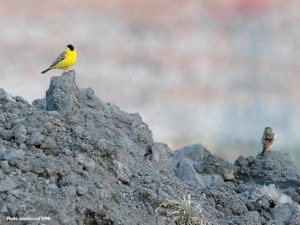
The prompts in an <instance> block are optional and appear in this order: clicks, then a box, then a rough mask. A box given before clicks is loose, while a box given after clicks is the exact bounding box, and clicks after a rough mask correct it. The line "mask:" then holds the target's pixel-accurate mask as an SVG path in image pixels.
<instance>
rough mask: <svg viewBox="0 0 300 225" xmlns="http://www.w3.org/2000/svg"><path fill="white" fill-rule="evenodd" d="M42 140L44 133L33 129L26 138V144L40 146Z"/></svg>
mask: <svg viewBox="0 0 300 225" xmlns="http://www.w3.org/2000/svg"><path fill="white" fill-rule="evenodd" d="M43 141H44V135H42V134H41V133H40V132H38V131H34V132H33V133H32V134H31V135H30V136H29V139H28V144H29V145H33V146H40V145H41V144H42V143H43Z"/></svg>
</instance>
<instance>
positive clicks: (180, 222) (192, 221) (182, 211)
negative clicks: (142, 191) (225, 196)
mask: <svg viewBox="0 0 300 225" xmlns="http://www.w3.org/2000/svg"><path fill="white" fill-rule="evenodd" d="M160 209H165V210H166V211H167V212H166V216H168V217H171V218H172V219H173V222H174V223H175V224H176V225H209V223H208V222H206V221H205V220H204V218H203V216H202V214H201V206H200V205H198V204H196V203H195V202H192V201H191V195H187V196H183V199H182V200H180V201H176V200H172V199H171V200H170V199H166V200H164V201H163V202H162V203H161V204H160V205H159V206H158V208H157V209H156V212H157V213H158V211H159V210H160Z"/></svg>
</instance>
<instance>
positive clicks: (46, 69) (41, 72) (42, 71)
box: [41, 67, 52, 73]
mask: <svg viewBox="0 0 300 225" xmlns="http://www.w3.org/2000/svg"><path fill="white" fill-rule="evenodd" d="M51 69H52V68H51V67H49V68H48V69H46V70H44V71H42V72H41V73H46V72H47V71H49V70H51Z"/></svg>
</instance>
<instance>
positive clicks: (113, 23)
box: [0, 0, 300, 164]
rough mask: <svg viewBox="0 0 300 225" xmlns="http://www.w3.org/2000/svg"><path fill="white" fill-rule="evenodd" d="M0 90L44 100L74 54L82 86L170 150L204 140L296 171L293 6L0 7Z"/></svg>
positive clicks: (174, 0) (298, 123)
mask: <svg viewBox="0 0 300 225" xmlns="http://www.w3.org/2000/svg"><path fill="white" fill-rule="evenodd" d="M0 15H1V16H0V17H1V20H0V28H1V34H0V49H1V51H0V58H1V61H0V62H1V76H0V87H1V88H4V89H5V90H6V91H7V92H9V93H11V94H13V95H19V96H22V97H23V98H25V99H26V100H27V101H29V102H32V101H33V100H34V99H37V98H43V97H44V96H45V91H46V90H47V88H48V86H49V81H50V78H51V76H57V75H60V74H61V71H60V70H52V71H49V72H48V73H46V74H44V75H43V74H41V73H40V72H41V71H42V70H43V69H45V68H47V67H48V66H49V65H50V64H51V63H52V62H53V60H54V59H55V58H56V57H57V55H58V54H59V53H61V52H62V51H63V50H64V47H65V46H66V45H67V44H69V43H72V44H73V45H74V46H75V47H76V48H77V52H78V61H77V63H76V64H75V65H74V66H73V67H72V68H73V69H75V71H76V78H77V84H78V86H79V87H80V88H85V87H91V88H92V89H94V90H95V92H96V95H97V96H98V97H99V98H100V99H101V100H103V101H105V102H111V103H113V104H116V105H118V106H120V107H121V109H123V110H124V111H126V112H139V113H140V115H141V116H142V118H143V120H144V121H145V122H146V123H147V124H148V125H149V127H150V129H151V130H152V131H153V135H154V139H155V140H156V141H158V142H164V143H167V144H168V146H169V147H170V148H171V149H173V150H174V149H176V148H179V147H182V146H185V145H190V144H194V143H202V144H203V145H204V146H206V147H207V148H208V149H209V150H210V151H211V152H213V153H215V154H218V155H220V156H222V157H224V158H226V159H227V160H231V161H233V160H235V159H236V158H237V157H238V156H239V155H245V156H246V155H253V156H255V155H257V154H258V153H259V152H260V151H261V136H262V133H263V130H264V128H265V127H266V126H271V127H272V128H273V129H274V131H275V132H276V133H277V139H276V142H275V144H274V147H273V149H274V150H280V151H283V152H288V153H290V154H291V155H292V157H293V159H294V160H295V161H297V163H298V164H300V118H299V113H300V104H299V97H300V90H299V86H300V74H299V72H300V29H299V21H300V2H299V1H296V0H294V1H293V0H227V1H225V0H223V1H222V0H186V1H179V0H160V1H153V0H123V1H119V0H85V1H81V0H72V1H66V0H59V1H58V0H53V1H45V0H41V1H36V0H27V1H18V0H1V1H0Z"/></svg>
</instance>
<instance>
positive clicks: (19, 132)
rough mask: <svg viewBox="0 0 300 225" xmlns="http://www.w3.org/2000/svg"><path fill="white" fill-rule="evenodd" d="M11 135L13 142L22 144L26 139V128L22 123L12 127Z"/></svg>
mask: <svg viewBox="0 0 300 225" xmlns="http://www.w3.org/2000/svg"><path fill="white" fill-rule="evenodd" d="M13 135H14V138H15V142H16V143H17V144H18V145H21V144H23V143H24V142H25V141H26V128H25V126H24V125H20V126H17V127H15V128H14V130H13Z"/></svg>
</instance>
